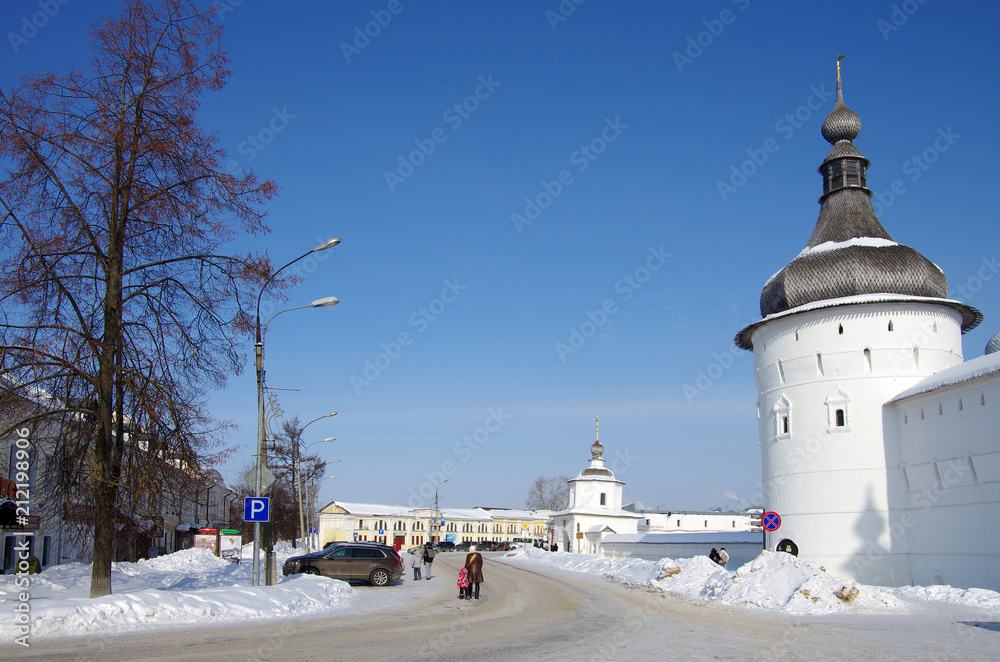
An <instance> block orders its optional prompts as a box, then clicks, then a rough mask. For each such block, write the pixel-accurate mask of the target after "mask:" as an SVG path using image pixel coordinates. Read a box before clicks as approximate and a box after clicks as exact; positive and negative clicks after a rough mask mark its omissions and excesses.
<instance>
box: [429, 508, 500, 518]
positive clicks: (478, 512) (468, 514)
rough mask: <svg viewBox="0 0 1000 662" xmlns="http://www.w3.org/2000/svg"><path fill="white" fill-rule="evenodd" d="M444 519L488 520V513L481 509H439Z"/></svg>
mask: <svg viewBox="0 0 1000 662" xmlns="http://www.w3.org/2000/svg"><path fill="white" fill-rule="evenodd" d="M438 510H439V511H440V512H441V517H443V518H444V519H479V520H488V519H490V513H488V512H486V511H485V510H483V509H481V508H439V509H438Z"/></svg>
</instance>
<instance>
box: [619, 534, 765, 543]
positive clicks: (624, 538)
mask: <svg viewBox="0 0 1000 662" xmlns="http://www.w3.org/2000/svg"><path fill="white" fill-rule="evenodd" d="M604 542H634V543H656V544H661V545H662V544H671V543H673V544H690V543H697V544H704V545H708V544H716V543H721V544H724V545H725V544H728V545H735V544H736V543H754V544H757V545H760V544H762V542H763V538H762V537H761V534H759V533H753V532H751V531H719V532H716V533H712V532H706V533H616V534H614V535H609V536H607V537H606V538H605V539H604Z"/></svg>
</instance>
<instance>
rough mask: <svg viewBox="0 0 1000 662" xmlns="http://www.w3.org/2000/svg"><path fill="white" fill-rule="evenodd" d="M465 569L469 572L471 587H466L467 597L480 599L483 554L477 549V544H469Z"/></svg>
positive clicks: (468, 598) (467, 598)
mask: <svg viewBox="0 0 1000 662" xmlns="http://www.w3.org/2000/svg"><path fill="white" fill-rule="evenodd" d="M465 569H466V570H467V571H468V573H469V577H468V579H469V587H468V588H467V589H465V599H466V600H471V599H472V598H473V596H475V598H476V600H478V599H479V584H480V583H482V581H483V555H482V554H480V553H479V552H477V551H476V546H475V545H469V554H468V555H467V556H466V557H465Z"/></svg>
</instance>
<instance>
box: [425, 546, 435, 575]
mask: <svg viewBox="0 0 1000 662" xmlns="http://www.w3.org/2000/svg"><path fill="white" fill-rule="evenodd" d="M436 553H437V552H435V551H434V543H432V542H428V543H427V544H425V545H424V557H423V559H424V566H426V568H427V577H425V579H427V580H428V581H429V580H430V578H431V565H432V564H433V563H434V555H435V554H436Z"/></svg>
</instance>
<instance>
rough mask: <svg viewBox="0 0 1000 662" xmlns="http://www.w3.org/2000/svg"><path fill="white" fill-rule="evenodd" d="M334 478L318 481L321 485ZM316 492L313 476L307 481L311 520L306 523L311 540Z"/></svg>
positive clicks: (334, 477) (314, 520)
mask: <svg viewBox="0 0 1000 662" xmlns="http://www.w3.org/2000/svg"><path fill="white" fill-rule="evenodd" d="M333 461H334V462H340V460H333ZM336 478H337V477H336V476H326V477H325V478H322V479H320V482H321V483H322V482H323V481H324V480H334V479H336ZM316 491H317V490H316V477H315V476H313V477H312V478H310V479H309V516H310V518H311V520H312V521H311V522H309V523H308V524H309V529H310V534H309V537H310V538H312V533H311V531H312V528H313V524H315V523H316V518H315V514H316ZM318 530H319V527H318V525H317V531H318ZM316 546H317V547H319V543H317V544H316ZM311 548H312V543H310V549H311Z"/></svg>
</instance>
